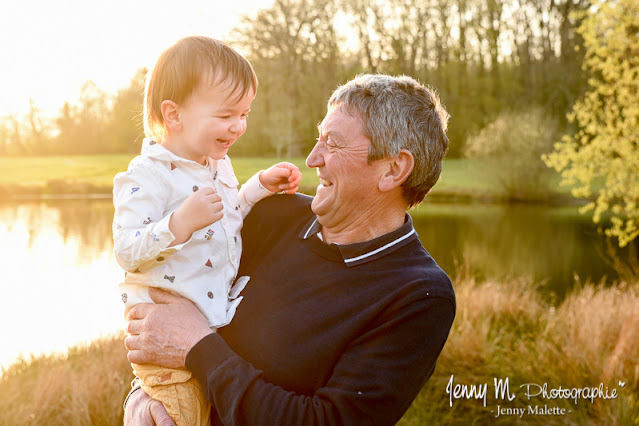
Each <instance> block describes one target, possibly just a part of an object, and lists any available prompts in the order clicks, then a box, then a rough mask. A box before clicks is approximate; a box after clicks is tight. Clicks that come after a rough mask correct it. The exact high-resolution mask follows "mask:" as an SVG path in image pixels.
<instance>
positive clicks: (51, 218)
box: [0, 199, 616, 366]
mask: <svg viewBox="0 0 639 426" xmlns="http://www.w3.org/2000/svg"><path fill="white" fill-rule="evenodd" d="M411 214H412V215H413V219H414V222H415V227H416V229H417V232H418V233H419V235H420V238H421V240H422V243H423V244H424V246H425V247H426V248H427V250H428V251H429V252H430V253H431V254H432V255H433V257H434V258H435V259H436V260H437V261H438V263H439V264H440V265H441V266H442V267H443V268H444V270H446V271H447V272H448V273H449V274H450V275H451V276H453V277H454V276H455V273H456V265H459V264H465V265H467V268H468V269H469V270H470V271H471V272H472V273H474V274H476V275H477V276H480V277H497V278H506V277H519V276H526V277H529V278H530V279H531V280H532V281H533V282H534V283H535V284H540V291H543V292H544V293H546V294H557V295H558V296H559V297H561V296H562V295H563V294H564V293H565V291H566V290H568V289H569V288H570V287H572V285H573V284H574V281H575V279H574V277H575V275H579V276H580V277H581V279H582V280H585V279H592V280H595V281H598V280H599V279H601V278H602V277H603V276H608V277H609V278H613V279H614V278H616V276H615V274H614V271H612V270H611V269H610V268H609V267H608V266H607V264H606V263H605V262H604V261H603V260H602V258H601V256H600V255H599V251H600V250H602V248H603V247H604V245H603V239H602V238H601V237H600V236H599V235H598V234H597V232H596V230H595V228H594V226H593V225H592V224H591V222H590V219H589V218H588V217H586V216H581V215H579V214H578V213H577V208H576V207H561V208H551V207H539V206H526V205H522V206H497V205H483V204H479V205H478V204H425V205H422V206H421V207H419V208H418V209H417V210H413V211H412V212H411ZM112 215H113V206H112V203H111V200H110V199H92V200H87V199H81V200H56V201H37V202H21V203H9V204H0V255H1V259H2V265H3V267H2V297H1V298H0V327H1V330H2V338H3V344H2V346H1V347H0V366H7V365H8V364H10V363H11V362H12V361H13V360H15V359H16V357H18V356H19V355H21V354H22V355H28V354H39V353H49V352H54V351H64V350H65V349H66V348H67V347H68V346H70V345H73V344H77V343H81V342H87V341H90V340H92V339H94V338H97V337H99V336H102V335H105V334H109V333H112V332H116V331H117V330H119V329H121V328H122V326H123V325H124V319H123V317H122V302H121V299H120V296H119V293H118V291H117V286H116V283H117V282H119V280H120V279H121V278H122V276H123V272H122V271H121V270H120V268H119V266H118V264H117V263H116V262H115V260H114V258H113V256H112V250H113V242H112V237H111V220H112Z"/></svg>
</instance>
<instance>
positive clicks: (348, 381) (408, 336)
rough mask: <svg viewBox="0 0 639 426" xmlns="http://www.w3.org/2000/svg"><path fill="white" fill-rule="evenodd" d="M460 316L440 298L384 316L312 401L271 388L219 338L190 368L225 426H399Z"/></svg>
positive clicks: (199, 349) (209, 340) (199, 350)
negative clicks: (361, 425)
mask: <svg viewBox="0 0 639 426" xmlns="http://www.w3.org/2000/svg"><path fill="white" fill-rule="evenodd" d="M454 316H455V307H454V305H453V303H452V302H450V301H449V300H447V299H444V298H440V297H430V298H425V299H422V300H417V301H414V302H411V303H409V304H408V305H404V306H403V307H402V308H401V309H396V310H394V311H393V312H391V313H389V314H388V315H385V318H381V319H380V322H379V323H378V324H377V325H376V326H374V327H373V328H371V329H370V330H369V331H367V332H366V333H364V334H362V335H360V336H357V337H355V338H354V339H353V340H352V341H351V343H350V345H349V346H348V347H346V348H345V350H344V352H343V353H342V354H341V356H340V357H339V359H338V361H337V363H336V365H335V367H334V369H333V373H332V375H331V377H330V378H329V379H328V381H327V382H326V384H325V385H324V386H323V387H321V388H319V389H317V390H316V391H315V393H314V394H313V395H303V394H299V393H295V392H292V391H288V390H286V389H284V388H282V387H280V386H278V385H276V384H274V383H269V382H267V381H266V380H265V379H264V378H263V375H262V372H261V371H260V370H258V369H256V368H254V367H253V366H252V365H251V364H249V363H247V362H246V361H245V360H243V359H242V358H241V357H239V356H238V355H237V354H235V353H234V352H233V351H232V349H231V348H230V347H229V346H228V345H227V344H226V342H225V341H224V339H223V338H222V337H221V336H220V335H218V334H211V335H209V336H207V337H205V338H204V339H202V340H201V341H200V342H199V343H198V344H196V345H195V346H194V347H193V349H192V350H191V351H190V352H189V354H188V356H187V359H186V366H187V368H188V369H189V370H191V371H192V372H193V374H194V375H195V377H197V379H198V380H199V381H200V382H201V383H203V384H204V386H205V387H206V393H207V397H208V399H209V400H210V402H211V403H212V404H213V406H214V408H215V410H216V411H217V413H218V415H219V417H220V418H221V420H222V422H223V423H224V424H228V425H240V424H242V425H243V424H246V425H255V424H273V425H278V424H281V425H288V424H304V425H314V424H318V425H319V424H322V425H327V424H328V425H341V424H383V425H387V424H395V423H396V422H397V421H398V420H399V419H400V418H401V416H402V415H403V414H404V412H405V411H406V410H407V409H408V407H409V406H410V404H411V402H412V401H413V399H414V398H415V396H416V395H417V393H418V392H419V390H420V389H421V387H422V386H423V385H424V383H425V382H426V381H427V380H428V378H429V377H430V376H431V374H432V373H433V370H434V368H435V362H436V360H437V357H438V356H439V354H440V352H441V350H442V348H443V346H444V343H445V342H446V339H447V337H448V333H449V330H450V327H451V325H452V322H453V318H454Z"/></svg>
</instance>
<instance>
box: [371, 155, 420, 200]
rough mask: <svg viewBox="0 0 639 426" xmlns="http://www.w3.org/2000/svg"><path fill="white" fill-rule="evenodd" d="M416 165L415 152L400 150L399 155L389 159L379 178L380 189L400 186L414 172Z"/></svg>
mask: <svg viewBox="0 0 639 426" xmlns="http://www.w3.org/2000/svg"><path fill="white" fill-rule="evenodd" d="M414 166H415V159H414V158H413V154H412V153H411V152H410V151H409V150H407V149H402V150H400V151H399V155H398V156H397V157H393V158H390V159H388V163H387V164H386V168H385V170H384V173H383V174H382V175H381V176H380V179H379V189H380V191H382V192H386V191H391V190H393V189H394V188H398V187H400V186H401V185H402V184H403V183H404V182H405V181H406V179H408V176H410V174H411V173H412V172H413V167H414Z"/></svg>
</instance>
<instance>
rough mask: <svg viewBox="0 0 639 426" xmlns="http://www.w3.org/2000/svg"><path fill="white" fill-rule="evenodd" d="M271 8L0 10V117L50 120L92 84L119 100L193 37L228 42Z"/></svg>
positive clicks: (140, 5)
mask: <svg viewBox="0 0 639 426" xmlns="http://www.w3.org/2000/svg"><path fill="white" fill-rule="evenodd" d="M272 3H273V0H231V1H228V0H223V1H220V0H182V1H180V2H166V1H159V0H155V1H151V0H111V1H108V2H106V1H100V2H98V1H93V0H61V1H57V2H51V1H44V0H19V1H3V2H2V3H1V6H0V58H1V59H0V63H1V64H2V66H1V68H0V69H1V71H0V76H1V78H0V116H4V115H7V114H19V115H21V114H24V113H25V112H27V111H28V108H29V98H32V99H33V101H34V102H35V104H36V106H37V107H38V108H39V109H41V110H42V111H43V112H44V113H45V114H55V113H56V111H57V110H58V108H60V107H61V106H62V105H63V104H64V101H66V100H68V101H71V102H73V101H75V100H76V99H77V98H78V96H79V92H80V88H81V87H82V84H83V83H84V82H86V81H88V80H92V81H94V82H95V83H96V84H97V85H98V87H100V88H102V89H104V90H106V91H110V92H115V91H117V90H118V89H120V88H122V87H125V86H126V85H128V83H129V81H130V80H131V78H132V77H133V75H134V73H135V71H136V70H137V69H139V68H141V67H144V66H147V67H148V66H150V65H151V64H152V63H153V61H154V60H155V59H156V58H157V56H158V55H159V54H160V53H161V52H162V50H164V49H165V48H166V47H168V46H169V45H171V44H172V43H173V42H175V41H176V40H177V39H179V38H181V37H184V36H187V35H194V34H200V35H208V36H211V37H215V38H220V39H224V38H225V37H226V36H227V35H228V33H229V32H230V31H231V30H232V29H233V28H234V27H235V26H236V25H237V24H238V22H239V21H238V19H239V18H240V16H242V15H243V14H251V13H253V12H254V11H255V10H257V9H259V8H263V7H269V6H270V5H272Z"/></svg>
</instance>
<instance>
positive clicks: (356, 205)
mask: <svg viewBox="0 0 639 426" xmlns="http://www.w3.org/2000/svg"><path fill="white" fill-rule="evenodd" d="M318 130H319V138H318V140H317V144H316V145H315V147H314V148H313V150H312V151H311V153H310V154H309V155H308V158H307V159H306V165H307V166H308V167H311V168H317V176H318V177H319V179H320V184H319V186H318V187H317V193H316V195H315V198H314V199H313V202H312V204H311V209H312V210H313V212H314V213H315V214H316V215H317V216H318V217H319V218H320V223H321V224H322V225H323V226H328V227H337V228H338V229H346V228H347V227H348V226H349V225H351V224H352V223H354V221H357V218H359V217H362V216H363V215H362V213H364V212H366V211H367V209H369V208H371V207H373V206H374V205H375V203H376V201H377V200H378V199H379V195H380V192H379V189H378V181H379V176H380V172H381V164H380V162H373V164H368V150H369V148H370V146H371V142H370V140H369V139H368V138H367V137H366V136H365V135H364V131H363V127H362V122H361V119H360V118H359V117H354V116H352V115H350V114H348V113H347V112H345V111H343V110H342V109H339V108H337V109H336V108H332V109H330V110H329V111H328V113H327V114H326V117H324V120H322V122H321V123H320V125H319V126H318Z"/></svg>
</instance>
